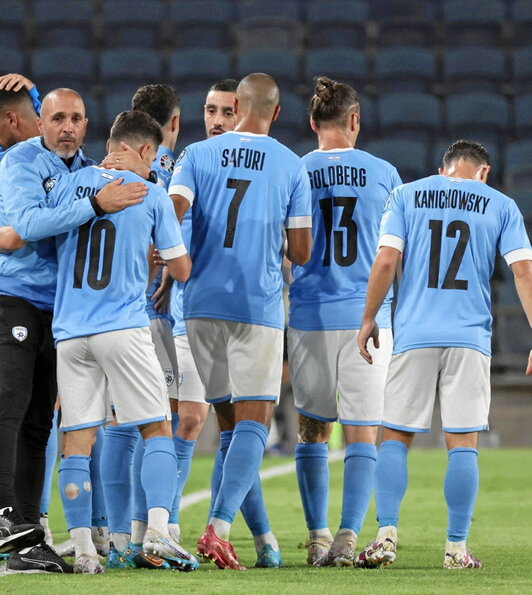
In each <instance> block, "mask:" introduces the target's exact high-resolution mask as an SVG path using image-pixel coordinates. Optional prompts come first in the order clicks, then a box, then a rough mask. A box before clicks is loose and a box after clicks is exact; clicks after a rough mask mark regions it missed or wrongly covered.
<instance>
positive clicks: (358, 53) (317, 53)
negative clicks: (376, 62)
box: [304, 48, 368, 91]
mask: <svg viewBox="0 0 532 595" xmlns="http://www.w3.org/2000/svg"><path fill="white" fill-rule="evenodd" d="M304 72H305V84H307V85H309V90H310V89H312V87H310V85H312V79H313V78H314V77H315V76H320V75H326V76H328V77H331V78H333V79H337V80H339V81H342V82H344V83H348V84H350V85H352V86H353V87H354V88H355V89H356V90H357V91H358V90H359V89H360V88H361V87H362V86H363V85H365V84H366V83H367V80H368V64H367V60H366V55H365V53H364V52H363V51H362V50H356V49H352V48H324V49H318V50H310V51H309V52H307V55H306V57H305V68H304Z"/></svg>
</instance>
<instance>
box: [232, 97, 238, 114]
mask: <svg viewBox="0 0 532 595" xmlns="http://www.w3.org/2000/svg"><path fill="white" fill-rule="evenodd" d="M233 112H234V114H235V116H236V114H238V99H237V97H236V95H235V101H234V104H233Z"/></svg>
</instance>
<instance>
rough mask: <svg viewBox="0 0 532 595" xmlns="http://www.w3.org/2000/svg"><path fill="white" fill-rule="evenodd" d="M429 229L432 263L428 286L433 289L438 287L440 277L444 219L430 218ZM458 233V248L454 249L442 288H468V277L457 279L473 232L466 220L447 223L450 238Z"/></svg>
mask: <svg viewBox="0 0 532 595" xmlns="http://www.w3.org/2000/svg"><path fill="white" fill-rule="evenodd" d="M429 229H430V231H431V239H430V263H429V281H428V284H427V287H431V288H433V289H437V288H438V279H439V277H440V258H441V243H442V235H443V221H442V220H441V219H430V221H429ZM456 234H460V237H459V239H458V242H457V244H456V248H455V249H454V252H453V256H452V258H451V262H450V263H449V268H448V269H447V272H446V273H445V278H444V279H443V283H442V286H441V288H442V289H467V280H466V279H457V278H456V275H457V274H458V269H459V268H460V264H461V263H462V258H463V257H464V252H465V250H466V247H467V243H468V242H469V237H470V236H471V232H470V230H469V225H468V224H467V223H466V222H465V221H460V220H457V221H451V222H450V223H449V225H447V232H446V236H447V237H448V238H455V237H456Z"/></svg>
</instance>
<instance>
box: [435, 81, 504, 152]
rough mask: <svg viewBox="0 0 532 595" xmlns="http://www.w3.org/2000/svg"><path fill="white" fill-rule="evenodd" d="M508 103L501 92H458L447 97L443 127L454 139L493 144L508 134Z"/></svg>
mask: <svg viewBox="0 0 532 595" xmlns="http://www.w3.org/2000/svg"><path fill="white" fill-rule="evenodd" d="M509 112H510V110H509V106H508V102H507V100H506V99H505V98H504V96H502V95H496V94H494V93H459V94H456V95H450V96H449V97H448V98H447V109H446V114H447V127H448V131H449V133H450V135H451V136H452V137H454V138H455V139H459V138H470V139H472V140H477V141H479V142H482V143H486V142H491V143H493V144H497V143H500V142H501V141H504V139H505V136H506V135H508V133H509V126H510V122H509Z"/></svg>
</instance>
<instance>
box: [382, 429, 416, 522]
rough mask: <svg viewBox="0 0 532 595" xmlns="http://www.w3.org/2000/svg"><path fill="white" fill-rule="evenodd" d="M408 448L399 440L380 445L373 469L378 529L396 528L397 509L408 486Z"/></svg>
mask: <svg viewBox="0 0 532 595" xmlns="http://www.w3.org/2000/svg"><path fill="white" fill-rule="evenodd" d="M407 455H408V448H407V447H406V446H405V445H404V444H403V443H402V442H400V441H399V440H387V441H386V442H383V443H382V444H381V447H380V450H379V454H378V456H377V466H376V469H375V501H376V504H377V521H378V522H379V527H387V526H388V525H393V526H394V527H397V522H398V520H399V508H400V506H401V501H402V499H403V496H404V495H405V492H406V488H407V485H408V467H407Z"/></svg>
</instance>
